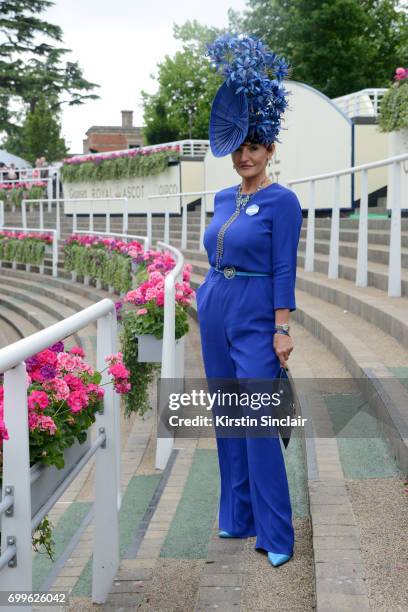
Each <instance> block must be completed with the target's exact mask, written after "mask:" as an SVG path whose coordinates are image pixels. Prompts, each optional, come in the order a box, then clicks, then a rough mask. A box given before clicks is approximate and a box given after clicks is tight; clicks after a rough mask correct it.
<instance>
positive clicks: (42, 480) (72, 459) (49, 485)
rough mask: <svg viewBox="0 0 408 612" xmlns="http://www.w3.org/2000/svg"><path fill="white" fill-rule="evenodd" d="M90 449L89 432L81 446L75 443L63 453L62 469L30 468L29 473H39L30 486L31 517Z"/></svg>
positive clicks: (49, 467)
mask: <svg viewBox="0 0 408 612" xmlns="http://www.w3.org/2000/svg"><path fill="white" fill-rule="evenodd" d="M90 447H91V439H90V430H88V437H87V439H86V441H85V442H84V443H83V444H80V443H79V442H75V444H74V445H73V446H71V447H70V448H67V449H66V450H65V452H64V460H65V465H64V467H63V468H62V469H58V468H56V467H55V466H53V465H51V466H48V465H41V464H39V465H33V466H32V467H31V468H30V472H31V473H33V472H34V473H36V472H37V471H38V472H39V474H40V475H39V477H38V479H37V480H35V482H33V483H32V484H31V516H32V517H34V516H35V515H36V513H37V512H38V511H39V510H40V508H42V506H43V505H44V504H45V502H46V501H47V500H48V499H49V498H50V497H51V495H52V494H53V493H54V491H55V490H56V489H57V488H58V487H59V485H60V484H61V483H62V481H63V480H65V478H67V476H68V475H69V474H70V472H72V470H73V469H74V467H75V465H76V464H77V463H78V462H79V461H80V460H81V458H82V457H83V456H84V455H85V453H86V452H87V451H88V450H89V449H90Z"/></svg>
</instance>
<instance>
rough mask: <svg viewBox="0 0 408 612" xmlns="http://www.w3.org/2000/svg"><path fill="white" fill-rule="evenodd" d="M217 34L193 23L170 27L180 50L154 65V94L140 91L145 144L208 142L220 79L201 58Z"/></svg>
mask: <svg viewBox="0 0 408 612" xmlns="http://www.w3.org/2000/svg"><path fill="white" fill-rule="evenodd" d="M220 33H221V30H218V29H216V28H208V27H206V26H201V25H200V24H198V23H197V22H196V21H193V22H190V21H188V22H186V23H185V24H184V25H183V26H175V27H174V35H175V38H178V39H179V40H181V41H182V43H183V50H182V51H178V52H177V53H176V54H175V56H174V57H173V58H171V57H170V56H168V55H166V57H165V59H164V60H163V61H162V62H161V63H160V64H158V76H157V81H158V85H159V90H158V92H157V93H156V94H153V95H150V94H147V93H146V92H144V91H142V98H143V108H144V123H145V128H144V130H143V135H144V138H145V139H146V141H147V142H148V143H150V144H155V143H160V142H167V141H171V140H179V139H183V138H190V137H191V138H197V139H201V138H204V139H207V138H208V122H209V118H210V111H211V102H212V99H213V97H214V95H215V92H216V91H217V89H218V87H219V86H220V85H221V83H222V81H223V79H222V77H220V76H219V75H218V74H217V73H216V72H215V71H214V70H212V69H211V68H210V64H209V62H208V61H206V60H205V58H204V52H205V42H212V41H213V40H214V38H216V36H217V35H218V34H220ZM189 117H190V118H189ZM190 128H191V130H190ZM190 132H191V133H190Z"/></svg>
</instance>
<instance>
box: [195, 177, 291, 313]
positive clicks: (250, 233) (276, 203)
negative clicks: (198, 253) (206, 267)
mask: <svg viewBox="0 0 408 612" xmlns="http://www.w3.org/2000/svg"><path fill="white" fill-rule="evenodd" d="M236 192H237V186H236V185H235V186H233V187H229V188H227V189H223V190H221V191H219V192H218V193H216V195H215V200H214V215H213V218H212V220H211V222H210V224H209V225H208V227H207V229H206V231H205V234H204V247H205V249H206V251H207V256H208V261H209V263H210V265H211V266H213V267H215V266H216V263H217V262H216V254H217V236H218V234H219V232H220V229H221V227H222V226H223V224H224V223H225V222H226V221H227V220H228V219H229V218H230V217H231V215H233V213H234V211H235V210H236V199H235V196H236ZM257 207H258V209H257ZM246 211H248V213H250V212H251V211H252V214H248V213H247V212H246ZM254 211H255V212H254ZM302 221H303V218H302V209H301V206H300V203H299V200H298V198H297V196H296V194H295V193H294V192H293V191H291V190H290V189H288V188H287V187H284V186H283V185H280V184H279V183H272V184H271V185H268V186H267V187H264V188H263V189H261V190H260V191H258V192H256V193H255V194H254V195H253V196H252V197H251V199H250V200H249V202H248V204H246V206H244V207H243V209H242V210H241V211H240V213H239V215H238V216H237V218H235V219H234V220H233V221H232V222H231V224H230V225H229V226H228V227H227V229H226V230H225V233H224V235H223V240H222V257H221V259H220V261H219V267H220V268H224V267H225V266H234V267H235V268H236V270H237V271H245V272H263V273H268V274H272V283H273V295H274V300H273V301H274V309H278V308H289V310H290V311H293V310H296V299H295V284H296V263H297V249H298V244H299V238H300V230H301V227H302Z"/></svg>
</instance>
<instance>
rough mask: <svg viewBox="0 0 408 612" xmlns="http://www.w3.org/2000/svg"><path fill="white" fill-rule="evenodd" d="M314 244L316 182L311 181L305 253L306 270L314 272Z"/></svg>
mask: <svg viewBox="0 0 408 612" xmlns="http://www.w3.org/2000/svg"><path fill="white" fill-rule="evenodd" d="M314 246H315V182H314V181H310V190H309V210H308V213H307V230H306V253H305V271H306V272H313V270H314Z"/></svg>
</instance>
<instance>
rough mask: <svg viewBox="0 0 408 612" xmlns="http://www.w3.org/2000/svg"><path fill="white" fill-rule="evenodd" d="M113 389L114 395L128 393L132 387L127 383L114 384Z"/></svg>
mask: <svg viewBox="0 0 408 612" xmlns="http://www.w3.org/2000/svg"><path fill="white" fill-rule="evenodd" d="M113 387H114V389H115V391H116V393H129V391H130V390H131V388H132V385H131V384H130V383H128V382H114V384H113Z"/></svg>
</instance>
